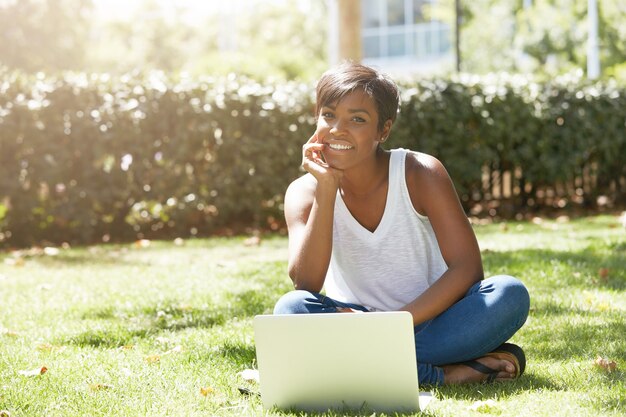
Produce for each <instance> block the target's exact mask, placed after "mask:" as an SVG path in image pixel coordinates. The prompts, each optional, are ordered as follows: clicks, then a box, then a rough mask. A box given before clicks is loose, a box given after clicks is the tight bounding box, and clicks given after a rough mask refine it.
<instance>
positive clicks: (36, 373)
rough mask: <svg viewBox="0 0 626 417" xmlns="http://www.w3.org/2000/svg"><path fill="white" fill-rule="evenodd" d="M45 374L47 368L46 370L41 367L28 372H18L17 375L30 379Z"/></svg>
mask: <svg viewBox="0 0 626 417" xmlns="http://www.w3.org/2000/svg"><path fill="white" fill-rule="evenodd" d="M46 372H48V368H46V367H45V366H41V367H39V368H35V369H30V370H25V371H19V372H18V373H19V374H20V375H22V376H27V377H31V376H39V375H43V374H45V373H46Z"/></svg>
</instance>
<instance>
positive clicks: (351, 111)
mask: <svg viewBox="0 0 626 417" xmlns="http://www.w3.org/2000/svg"><path fill="white" fill-rule="evenodd" d="M322 107H328V108H329V109H331V110H336V109H337V106H334V105H332V104H326V105H325V106H322ZM348 113H365V114H367V115H368V116H371V115H370V112H369V111H367V110H366V109H348Z"/></svg>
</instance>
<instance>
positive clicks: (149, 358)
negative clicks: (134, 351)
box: [146, 355, 161, 363]
mask: <svg viewBox="0 0 626 417" xmlns="http://www.w3.org/2000/svg"><path fill="white" fill-rule="evenodd" d="M146 362H148V363H159V362H161V355H150V356H146Z"/></svg>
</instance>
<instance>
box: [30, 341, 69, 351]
mask: <svg viewBox="0 0 626 417" xmlns="http://www.w3.org/2000/svg"><path fill="white" fill-rule="evenodd" d="M65 349H67V347H66V346H57V345H51V344H50V343H42V344H41V345H39V346H37V350H40V351H42V352H63V351H64V350H65Z"/></svg>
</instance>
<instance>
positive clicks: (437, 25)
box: [0, 0, 626, 82]
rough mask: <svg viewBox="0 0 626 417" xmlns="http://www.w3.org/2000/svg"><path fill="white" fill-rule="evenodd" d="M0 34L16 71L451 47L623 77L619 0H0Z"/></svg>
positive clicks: (419, 56)
mask: <svg viewBox="0 0 626 417" xmlns="http://www.w3.org/2000/svg"><path fill="white" fill-rule="evenodd" d="M594 22H595V23H594ZM457 34H458V36H457ZM0 39H1V41H0V64H2V65H4V66H6V67H8V68H11V69H20V70H24V71H28V72H38V71H43V72H46V73H51V72H57V71H67V70H69V71H87V72H106V73H111V74H122V73H126V72H128V71H132V70H137V69H139V70H142V71H147V70H163V71H167V72H168V73H170V74H179V73H181V72H185V73H188V74H191V75H192V76H198V75H219V74H227V73H229V72H237V73H239V74H243V75H249V76H253V77H256V78H266V77H279V78H284V79H304V80H313V79H315V78H316V77H317V76H318V75H319V74H320V72H321V71H323V70H324V69H325V68H326V67H327V66H328V65H329V64H332V63H335V62H337V61H339V60H341V59H344V58H352V59H363V60H364V61H365V62H367V63H370V64H373V65H378V66H381V67H383V68H384V69H385V70H387V71H390V72H396V73H404V74H412V73H428V72H434V71H436V72H438V73H439V74H442V73H446V72H450V71H453V70H456V69H457V68H456V66H457V62H456V61H457V58H460V59H459V61H460V68H459V69H460V70H462V71H465V72H470V73H477V74H483V73H487V72H493V71H509V72H520V73H533V74H545V75H547V76H555V75H558V74H563V73H566V72H569V71H576V70H582V71H584V72H586V71H587V64H588V59H589V57H591V59H596V57H597V60H598V63H599V69H600V71H599V75H601V76H603V77H614V78H617V79H619V80H621V81H622V82H623V81H624V80H625V79H626V75H625V74H626V67H625V65H626V64H625V61H626V3H624V2H623V1H620V0H602V1H597V2H596V0H473V1H462V0H228V1H218V0H204V1H203V0H0ZM457 40H458V46H459V51H458V52H459V54H458V55H459V56H458V57H457V56H456V55H457V54H456V52H457ZM590 47H591V48H593V49H595V51H594V50H592V51H590ZM590 54H591V55H590Z"/></svg>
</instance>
